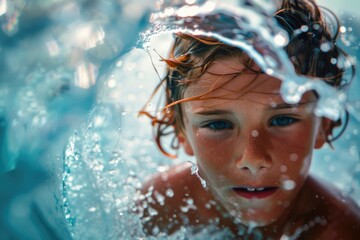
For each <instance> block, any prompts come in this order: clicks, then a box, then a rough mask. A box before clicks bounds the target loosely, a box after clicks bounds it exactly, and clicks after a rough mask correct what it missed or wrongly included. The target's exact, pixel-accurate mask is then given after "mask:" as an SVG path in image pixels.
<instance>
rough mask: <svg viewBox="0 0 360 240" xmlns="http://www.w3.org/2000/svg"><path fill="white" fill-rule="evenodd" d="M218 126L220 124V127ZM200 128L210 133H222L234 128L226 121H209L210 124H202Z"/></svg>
mask: <svg viewBox="0 0 360 240" xmlns="http://www.w3.org/2000/svg"><path fill="white" fill-rule="evenodd" d="M216 124H217V125H216ZM219 124H221V125H220V126H219ZM202 128H207V129H210V130H212V131H224V130H229V129H233V128H234V127H233V124H232V123H230V122H228V121H225V120H215V121H211V122H208V123H206V124H204V125H203V126H202Z"/></svg>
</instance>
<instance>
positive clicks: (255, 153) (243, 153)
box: [236, 130, 272, 174]
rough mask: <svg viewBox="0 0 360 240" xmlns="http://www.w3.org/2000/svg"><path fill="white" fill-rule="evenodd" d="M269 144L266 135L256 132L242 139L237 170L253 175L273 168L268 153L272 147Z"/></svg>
mask: <svg viewBox="0 0 360 240" xmlns="http://www.w3.org/2000/svg"><path fill="white" fill-rule="evenodd" d="M254 132H255V133H256V134H254ZM269 144H271V143H270V142H269V141H267V139H266V133H259V132H258V131H256V130H255V131H254V130H253V131H251V133H249V134H247V136H245V137H243V138H240V143H239V145H240V148H239V154H238V156H237V160H236V166H237V168H238V169H241V170H242V171H249V172H250V173H252V174H256V173H258V172H259V171H264V170H266V169H269V168H271V167H272V159H271V155H270V153H269V152H268V149H270V148H271V146H270V145H269Z"/></svg>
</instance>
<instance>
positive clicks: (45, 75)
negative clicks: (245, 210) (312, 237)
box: [0, 0, 360, 239]
mask: <svg viewBox="0 0 360 240" xmlns="http://www.w3.org/2000/svg"><path fill="white" fill-rule="evenodd" d="M175 2H179V1H163V4H160V5H157V8H156V9H155V11H156V12H158V13H161V12H163V14H165V15H166V16H173V15H174V14H175V13H176V12H177V13H178V15H179V16H186V15H188V14H189V13H190V14H192V15H194V14H199V15H202V16H204V14H207V13H209V12H215V13H218V14H220V13H221V14H224V15H226V14H228V15H229V14H230V15H232V16H239V15H242V16H245V17H247V18H248V19H249V20H251V21H249V24H247V25H244V24H242V22H238V23H237V24H238V25H237V26H236V28H237V29H238V31H236V32H235V33H236V35H233V37H231V38H228V37H225V36H227V35H226V33H224V32H221V31H220V30H221V29H222V28H220V27H219V28H217V29H215V31H213V32H211V33H209V32H208V30H209V29H204V28H201V27H199V26H189V28H188V29H187V30H186V31H190V32H193V31H196V32H197V33H201V34H204V35H210V36H214V37H217V38H219V39H221V40H224V41H226V42H227V43H229V44H234V45H236V46H239V47H241V48H243V49H244V50H246V51H247V52H248V53H249V54H250V55H251V56H253V58H255V59H256V60H257V62H258V64H259V65H261V66H262V67H263V69H264V70H266V71H267V72H268V73H269V74H274V76H276V77H279V78H281V79H285V80H284V83H286V84H284V91H283V93H284V96H288V97H289V96H293V97H294V98H291V99H288V100H289V101H290V102H293V101H295V102H296V101H297V100H298V99H299V97H300V96H301V93H302V92H303V91H305V90H307V89H316V90H320V95H321V101H322V102H323V104H321V105H320V106H319V108H318V114H319V115H325V116H328V117H330V118H336V117H337V116H338V115H339V113H341V109H342V107H344V106H346V107H347V109H348V110H349V111H350V113H351V115H350V123H349V127H348V129H347V131H346V132H345V134H344V136H343V137H342V139H340V140H339V141H337V142H335V144H334V147H335V150H331V149H330V148H329V147H327V148H325V149H323V150H321V151H318V152H316V153H315V156H314V159H316V161H314V163H313V166H312V169H311V170H312V172H313V173H314V174H316V175H317V176H319V177H321V178H324V179H325V180H328V181H332V182H334V181H333V179H337V181H335V182H334V183H335V184H336V185H337V186H338V187H339V188H340V189H341V190H342V191H343V192H344V194H347V195H350V196H351V197H353V198H354V199H355V200H357V201H359V199H360V190H359V183H360V163H359V142H360V141H359V140H360V137H359V134H360V133H359V129H358V126H359V121H360V112H359V107H360V104H359V102H360V100H359V95H358V93H357V91H356V90H352V91H353V92H351V90H350V97H349V98H345V97H344V96H345V95H344V93H343V92H334V91H333V90H332V89H329V88H328V87H327V86H324V85H315V84H310V83H309V82H308V80H307V79H304V78H299V77H297V76H296V75H294V73H293V72H292V67H291V66H289V63H288V62H287V60H286V58H285V57H284V53H283V52H282V51H281V50H280V49H281V48H280V47H281V46H282V45H283V44H286V42H287V36H286V35H284V34H283V33H282V32H281V31H280V32H279V31H277V30H278V28H277V27H276V26H275V25H273V23H269V22H264V21H263V20H262V16H261V15H258V14H255V13H254V10H255V9H263V10H265V11H263V12H264V15H265V16H266V15H269V14H271V13H272V11H273V8H272V7H271V4H270V5H269V3H268V2H266V1H264V2H266V4H264V2H263V1H254V2H255V6H254V7H253V8H250V7H247V8H235V7H228V6H226V5H222V4H220V5H217V3H215V2H208V1H190V0H188V1H186V2H187V3H188V6H187V7H186V8H182V9H181V7H179V5H176V4H175ZM192 2H194V4H193V3H192ZM228 2H232V3H233V4H234V5H233V6H237V7H239V6H241V4H243V1H228ZM5 3H6V4H5ZM160 3H161V2H160ZM325 4H326V3H325ZM5 6H6V7H5ZM140 6H141V7H140ZM4 9H5V10H4ZM149 10H150V5H145V4H144V2H143V1H140V0H139V1H131V3H128V2H127V1H99V2H96V1H95V2H94V1H80V0H79V1H75V0H74V1H71V0H52V1H47V2H46V3H44V2H43V1H32V3H25V1H13V2H11V1H0V15H1V16H2V17H4V18H3V19H2V20H1V24H2V32H1V38H0V40H1V43H2V47H1V53H2V57H1V62H2V63H4V64H2V67H1V68H2V70H3V71H2V75H1V81H0V120H1V128H0V129H1V130H0V132H1V141H0V143H1V147H2V151H1V162H0V163H1V165H0V166H1V169H0V170H1V171H0V172H2V174H1V175H0V179H1V181H0V182H1V189H2V191H1V194H3V195H1V198H0V199H1V200H0V226H1V227H0V234H1V236H5V239H6V238H7V237H9V238H10V236H12V237H17V238H20V239H27V238H28V236H34V237H33V238H34V239H40V238H45V239H71V238H73V239H141V238H143V237H144V233H143V231H142V227H141V222H140V220H139V218H138V216H137V215H136V214H135V211H136V209H135V206H134V203H133V199H134V198H136V197H139V196H138V189H139V188H141V183H142V182H144V181H145V179H146V178H147V177H148V176H150V175H151V174H152V173H154V172H159V171H160V172H164V171H166V170H167V169H168V166H169V165H171V164H176V163H179V162H186V161H188V160H191V161H194V160H193V159H189V158H188V157H187V156H185V155H184V154H181V155H180V158H179V160H176V161H172V160H168V159H166V158H165V157H163V156H162V155H161V154H160V153H159V152H158V150H157V149H156V147H155V144H154V143H153V141H152V137H151V129H150V127H149V122H148V121H147V119H144V118H138V117H137V113H138V110H139V109H140V108H141V107H143V105H144V104H145V103H146V101H147V100H148V97H149V96H150V94H151V92H152V89H153V88H154V86H155V85H156V84H157V81H158V79H159V77H158V76H157V73H155V72H154V70H153V68H152V63H151V61H150V59H149V56H148V53H147V52H146V51H144V50H142V49H136V50H132V51H131V52H130V53H126V52H127V51H128V50H129V49H130V48H131V47H132V46H134V45H135V43H136V42H137V39H138V34H139V32H140V31H142V30H144V29H145V28H146V27H149V26H147V20H146V19H148V17H149V15H148V11H149ZM185 10H186V11H185ZM119 12H121V13H122V14H119ZM352 15H353V13H346V12H344V13H342V14H341V15H340V17H341V18H343V19H344V20H345V21H344V26H343V29H342V32H343V34H342V35H341V39H342V41H341V44H343V45H345V47H347V50H348V51H350V53H351V55H352V56H354V60H355V61H357V59H356V58H355V57H357V56H358V55H359V54H358V48H359V43H358V39H357V38H358V36H359V33H358V32H356V31H357V29H359V28H358V25H359V23H358V21H357V16H352ZM254 16H258V17H254ZM152 21H153V23H154V24H156V26H157V27H156V28H155V30H151V31H150V32H149V31H148V32H145V35H146V37H148V36H149V34H153V33H156V34H157V36H159V35H161V36H160V38H161V39H162V40H163V41H164V38H165V37H164V36H166V37H167V36H168V34H166V32H167V33H171V32H173V31H175V30H181V29H180V28H179V26H178V24H179V22H176V21H170V22H164V20H163V18H162V15H161V14H160V15H153V18H152ZM180 23H181V22H180ZM130 25H131V26H133V27H132V28H129V26H130ZM249 28H251V31H252V32H254V33H257V36H258V38H254V37H253V35H246V34H245V33H246V32H247V31H242V30H249ZM304 30H305V29H304ZM184 31H185V30H184ZM160 33H161V34H160ZM234 36H236V37H234ZM269 36H274V41H270V40H269V39H272V38H270V37H269ZM265 39H266V40H265ZM238 40H240V41H238ZM249 40H254V41H255V42H256V43H257V44H259V45H261V46H266V47H267V49H268V50H269V54H268V56H267V57H266V58H262V57H261V54H263V53H261V52H259V50H258V49H257V48H256V47H255V48H252V45H249V43H248V42H247V41H249ZM147 41H149V42H147ZM156 41H157V40H156V37H153V38H151V39H147V40H146V41H145V47H144V48H145V49H146V50H148V51H149V54H150V55H151V56H152V59H153V64H154V66H155V67H156V68H157V69H158V74H159V75H160V76H161V75H162V74H163V71H162V68H163V64H162V63H161V62H159V61H157V60H158V55H157V54H156V53H154V51H152V49H153V48H155V49H156V51H157V52H158V53H159V54H160V55H161V56H166V54H167V50H166V49H163V48H162V46H164V45H166V44H162V45H158V44H156ZM168 41H170V40H168ZM327 47H328V46H326V45H324V46H323V50H326V48H327ZM334 61H335V60H334ZM336 61H338V60H336ZM274 68H276V69H282V71H274V70H273V69H274ZM275 74H278V75H275ZM286 76H291V78H285V77H286ZM9 79H11V80H12V81H10V80H9ZM286 79H290V80H286ZM352 89H359V83H358V80H357V79H355V82H354V84H353V85H352ZM299 90H301V91H299ZM289 92H294V93H296V94H294V95H293V94H289ZM330 96H331V97H330ZM334 96H338V97H334ZM154 102H155V103H151V104H149V105H148V106H147V107H148V109H149V110H155V109H156V100H155V101H154ZM329 106H331V108H329ZM333 106H335V108H333ZM295 157H296V156H294V158H295ZM339 159H341V161H339ZM324 166H325V167H324ZM290 187H292V186H291V183H290V184H289V188H290ZM173 194H174V192H173V191H172V190H171V189H169V190H168V191H167V194H166V196H159V199H160V200H161V199H162V197H171V196H173ZM359 203H360V202H359ZM7 209H12V210H11V211H7ZM19 209H20V210H19ZM154 214H156V213H154ZM314 221H315V223H316V224H317V221H316V220H314ZM4 226H5V227H4ZM299 231H303V229H299ZM190 234H191V231H190V230H189V229H185V228H183V229H181V230H179V231H178V232H177V233H175V234H174V235H173V236H172V238H173V239H185V238H186V237H189V235H190ZM204 235H209V236H212V238H213V239H221V238H222V237H224V236H230V235H231V234H230V233H228V232H227V231H226V230H224V231H222V232H218V230H216V229H214V228H212V226H209V228H205V229H203V230H202V231H200V232H197V233H196V234H195V235H194V236H192V238H194V239H201V238H203V237H204ZM164 238H166V239H167V238H170V237H169V236H164Z"/></svg>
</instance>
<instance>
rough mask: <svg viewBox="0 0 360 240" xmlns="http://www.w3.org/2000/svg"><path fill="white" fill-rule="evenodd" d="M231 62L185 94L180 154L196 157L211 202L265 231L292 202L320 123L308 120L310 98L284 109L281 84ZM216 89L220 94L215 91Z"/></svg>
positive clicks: (320, 140)
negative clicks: (214, 200) (200, 97)
mask: <svg viewBox="0 0 360 240" xmlns="http://www.w3.org/2000/svg"><path fill="white" fill-rule="evenodd" d="M242 68H243V66H242V65H240V64H239V63H237V62H236V59H235V58H230V57H229V58H223V59H218V60H217V61H215V62H214V63H213V64H212V65H211V66H210V68H209V69H208V72H211V73H217V74H218V76H214V75H211V74H209V73H205V74H204V75H203V76H201V78H200V79H199V80H198V81H197V82H196V83H194V84H191V85H189V86H188V88H187V89H186V90H185V96H184V97H185V98H188V97H192V96H198V95H201V94H204V93H206V92H208V91H209V90H211V89H216V90H213V91H212V92H211V93H209V94H208V95H206V98H207V99H206V100H201V101H189V102H186V103H184V104H183V105H182V107H183V110H184V119H183V120H184V125H185V130H184V135H180V136H179V139H180V142H181V143H182V145H183V146H184V148H185V151H186V153H188V154H189V155H195V157H196V160H197V164H198V166H199V170H200V176H202V177H203V178H204V179H205V180H206V182H207V184H208V186H209V187H210V189H211V191H212V192H213V194H214V195H215V197H216V198H217V199H218V200H219V201H220V202H221V203H222V204H223V206H224V207H225V208H226V209H227V210H228V211H229V212H230V213H231V214H232V215H233V216H235V217H238V218H240V219H241V221H242V222H243V223H244V224H250V223H251V222H255V223H256V224H257V225H260V226H265V225H269V224H271V223H272V222H274V221H276V220H278V219H279V218H280V216H282V215H283V214H284V215H286V212H288V211H286V210H287V209H289V208H290V207H291V203H293V202H294V200H295V199H296V196H297V193H298V192H299V190H300V189H301V187H302V186H303V184H304V181H305V179H306V177H307V175H308V172H309V167H310V162H311V156H312V151H313V149H314V148H319V147H321V146H322V145H323V144H324V142H325V132H324V129H323V127H322V120H321V118H318V117H316V116H315V115H314V114H313V109H314V106H315V102H316V97H315V96H314V94H313V93H311V92H307V93H305V94H304V96H303V98H302V99H301V101H300V103H299V105H289V104H286V103H285V102H284V101H283V100H282V98H281V96H280V94H279V88H280V85H281V82H280V80H277V79H271V78H270V77H269V76H267V75H255V74H247V73H243V74H240V75H238V76H236V77H235V78H234V79H233V80H231V81H230V82H228V83H225V82H226V81H229V79H230V78H231V76H222V77H221V76H219V74H220V75H222V74H224V75H226V74H229V73H234V72H237V71H239V70H241V69H242ZM219 86H221V87H220V88H217V87H219Z"/></svg>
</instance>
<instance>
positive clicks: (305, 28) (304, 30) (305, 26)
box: [301, 25, 309, 32]
mask: <svg viewBox="0 0 360 240" xmlns="http://www.w3.org/2000/svg"><path fill="white" fill-rule="evenodd" d="M301 31H302V32H307V31H309V27H308V26H307V25H302V26H301Z"/></svg>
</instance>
